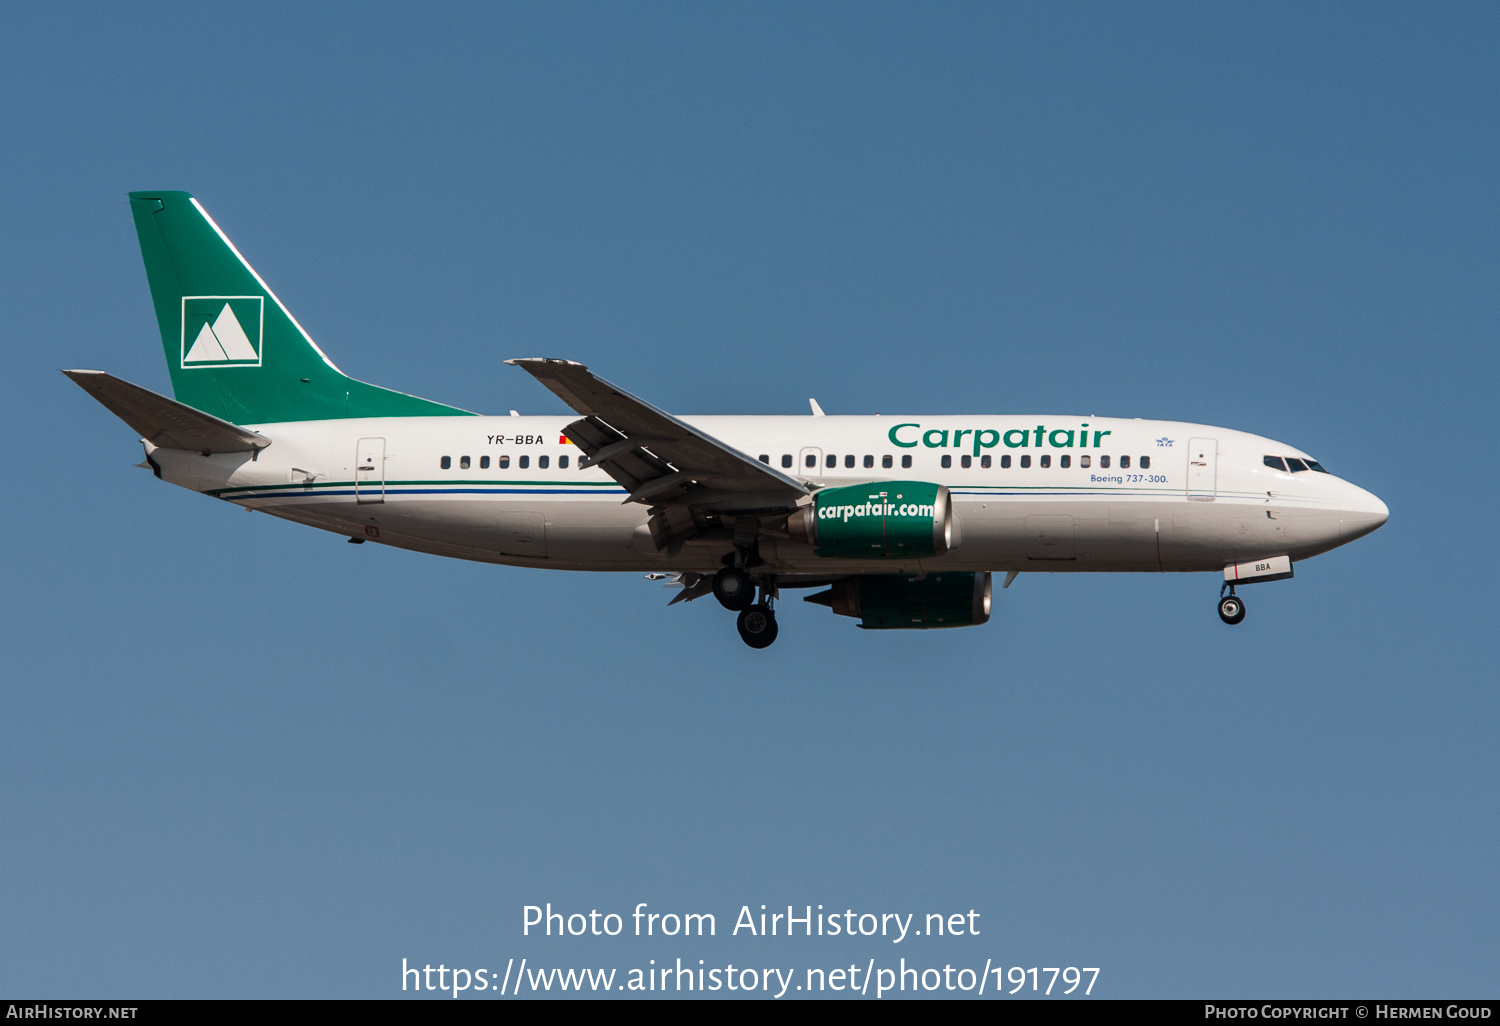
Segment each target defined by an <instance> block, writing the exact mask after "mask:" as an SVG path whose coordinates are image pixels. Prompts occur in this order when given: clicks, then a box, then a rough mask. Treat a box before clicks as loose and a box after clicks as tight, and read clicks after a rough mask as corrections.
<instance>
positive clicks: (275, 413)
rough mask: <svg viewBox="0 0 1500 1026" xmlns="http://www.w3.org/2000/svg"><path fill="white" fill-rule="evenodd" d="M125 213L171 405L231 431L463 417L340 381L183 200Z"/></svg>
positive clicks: (170, 195)
mask: <svg viewBox="0 0 1500 1026" xmlns="http://www.w3.org/2000/svg"><path fill="white" fill-rule="evenodd" d="M130 210H131V213H132V214H133V215H134V216H135V230H136V234H137V235H138V236H139V237H140V240H141V257H142V259H143V260H144V261H145V263H146V279H147V281H148V282H150V284H151V301H152V303H153V304H154V305H155V306H156V322H157V324H158V325H159V326H160V327H161V341H162V346H163V347H164V348H165V350H166V354H167V369H168V370H169V371H170V372H171V375H172V391H173V394H174V395H175V396H176V398H177V400H178V402H182V403H186V404H187V405H189V406H192V407H194V408H195V409H199V410H202V411H203V412H204V413H209V414H212V415H213V416H215V417H219V418H221V419H223V420H227V421H229V422H231V423H234V424H270V423H275V422H278V421H289V420H329V419H335V418H343V417H440V416H465V415H467V411H465V410H459V409H455V408H454V407H452V406H444V405H442V404H441V403H434V402H430V401H428V400H426V399H418V398H417V397H416V396H410V395H406V394H405V393H403V392H393V391H391V390H390V389H386V388H378V387H376V386H375V385H367V384H365V383H364V382H363V381H355V380H354V379H353V378H351V377H348V376H347V375H345V374H344V373H343V372H342V371H340V370H339V369H338V368H337V367H335V366H334V365H333V363H332V361H330V360H329V359H328V357H326V356H324V355H323V351H322V350H321V349H319V348H318V347H317V345H315V344H314V343H313V340H312V339H311V338H310V337H308V334H307V332H305V331H303V330H302V326H301V325H300V324H298V323H297V322H296V320H295V319H293V317H292V315H291V314H290V313H289V312H288V311H287V309H286V307H284V306H282V305H281V300H279V299H277V298H276V295H275V293H273V292H272V291H271V290H270V289H269V288H267V287H266V283H265V282H264V281H262V280H261V277H260V275H258V274H256V273H255V270H254V269H253V268H252V267H251V266H250V265H249V264H248V263H246V261H245V258H244V257H242V256H240V254H239V251H238V250H237V249H235V248H234V244H233V243H231V242H230V241H229V237H228V236H227V235H225V234H224V233H223V232H222V231H220V230H219V226H218V225H216V224H214V222H213V220H212V219H211V218H210V217H209V216H208V214H207V212H206V211H204V209H203V208H202V207H201V206H200V205H199V204H198V201H197V200H195V199H193V197H192V196H190V195H189V194H188V193H185V192H132V193H131V194H130Z"/></svg>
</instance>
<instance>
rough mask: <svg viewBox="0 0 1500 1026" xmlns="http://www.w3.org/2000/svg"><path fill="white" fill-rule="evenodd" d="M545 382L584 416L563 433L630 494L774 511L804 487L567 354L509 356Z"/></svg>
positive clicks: (657, 502) (636, 498) (661, 501)
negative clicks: (554, 357)
mask: <svg viewBox="0 0 1500 1026" xmlns="http://www.w3.org/2000/svg"><path fill="white" fill-rule="evenodd" d="M505 362H506V363H508V364H511V365H512V366H515V367H520V368H521V369H522V370H525V371H527V372H528V373H530V374H531V376H532V377H534V378H536V379H537V380H538V381H540V382H541V383H542V384H544V385H546V386H547V387H548V388H549V389H551V390H552V392H553V393H554V394H555V395H557V396H558V398H560V399H561V400H562V401H563V402H565V403H567V404H568V405H569V406H571V407H572V408H573V409H574V410H575V411H577V412H578V413H580V414H582V415H583V419H582V420H577V421H574V422H573V423H572V424H569V425H568V428H567V434H568V438H569V439H570V440H571V441H572V442H573V444H574V445H576V446H578V447H579V448H580V449H582V450H583V451H584V454H585V456H586V457H587V460H588V464H587V465H590V466H592V465H596V464H597V465H598V466H600V467H603V468H604V471H605V473H607V474H609V476H610V477H613V478H614V479H615V480H616V481H618V482H620V484H621V485H623V486H624V487H625V488H626V490H627V491H629V492H630V498H629V500H627V501H631V502H641V503H645V504H647V505H654V506H686V507H697V508H701V509H706V510H712V511H715V512H722V513H740V514H749V513H762V514H767V513H776V512H785V511H787V510H790V509H792V508H793V507H795V506H796V504H797V500H798V499H800V498H801V497H802V496H804V495H807V494H808V493H809V489H808V488H807V486H806V485H804V484H802V482H800V481H797V480H795V479H794V478H791V477H788V476H787V475H786V474H783V473H781V472H780V471H779V470H775V469H773V468H771V467H768V466H766V465H765V464H764V463H761V462H760V461H759V460H757V459H754V458H752V457H750V456H747V455H745V454H744V453H742V452H740V451H739V450H738V449H735V448H734V447H732V446H729V445H726V444H724V443H723V442H721V441H719V440H718V439H717V438H714V437H713V436H711V435H708V434H705V433H704V432H702V431H699V430H698V429H697V428H695V427H692V426H691V425H689V424H687V423H684V422H683V421H681V420H679V419H678V418H676V417H674V416H672V415H671V414H670V413H667V412H665V411H663V410H659V409H657V408H656V407H655V406H652V405H651V404H650V403H648V402H646V401H645V400H643V399H637V398H636V397H635V396H633V395H631V394H630V393H629V392H626V391H625V390H624V389H621V388H617V387H615V386H614V385H611V384H610V383H609V382H608V381H605V380H604V379H603V378H601V377H598V376H597V375H595V374H594V373H593V372H592V371H590V370H589V369H588V368H587V367H585V366H584V365H583V364H581V363H574V362H573V361H571V360H550V359H540V358H537V359H522V360H506V361H505Z"/></svg>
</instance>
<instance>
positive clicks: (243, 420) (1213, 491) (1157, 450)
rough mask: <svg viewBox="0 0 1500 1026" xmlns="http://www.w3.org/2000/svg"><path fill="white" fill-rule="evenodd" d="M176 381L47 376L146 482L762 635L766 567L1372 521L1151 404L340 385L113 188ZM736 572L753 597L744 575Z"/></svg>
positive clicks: (1292, 459)
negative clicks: (573, 578) (132, 440)
mask: <svg viewBox="0 0 1500 1026" xmlns="http://www.w3.org/2000/svg"><path fill="white" fill-rule="evenodd" d="M130 206H131V210H132V212H133V214H134V217H135V225H136V231H137V234H138V235H139V237H140V243H141V253H142V257H143V259H144V261H145V265H146V276H147V279H148V281H149V283H150V286H151V298H152V301H153V302H154V304H155V306H156V316H157V322H158V324H159V326H160V329H161V337H162V343H163V345H164V346H165V348H166V354H167V364H168V368H169V370H170V373H171V378H172V389H173V392H174V394H175V395H176V399H175V400H173V399H168V398H166V397H165V396H162V395H158V394H157V393H155V392H152V391H149V390H148V389H145V388H142V387H140V386H139V385H133V384H131V383H129V382H127V381H123V380H121V379H119V378H116V377H113V376H111V375H109V374H106V373H104V372H102V371H91V370H69V371H64V372H63V373H65V374H67V375H68V377H70V378H71V379H72V380H73V381H75V382H77V383H78V384H79V385H80V386H81V387H82V388H83V389H84V390H85V391H87V392H88V393H89V394H90V395H92V396H93V397H94V398H95V399H97V400H98V401H99V402H100V403H102V404H103V405H104V406H105V407H106V408H107V409H108V410H110V411H111V412H112V413H114V414H116V415H117V416H118V417H120V419H121V420H123V421H125V423H126V424H127V425H129V426H130V427H131V428H132V429H133V430H135V431H136V432H137V433H138V434H139V435H140V437H141V441H142V444H143V445H144V446H145V451H146V460H145V463H144V464H143V465H144V466H149V467H150V468H151V470H153V471H154V472H155V474H156V476H157V477H159V478H161V479H162V480H164V481H168V482H170V483H172V484H175V485H180V486H182V487H184V488H189V489H192V490H193V491H196V492H201V493H203V494H205V495H210V496H213V497H214V498H217V499H223V500H224V501H226V502H233V503H236V504H237V505H240V506H245V507H247V508H249V509H254V510H261V511H263V512H266V513H270V514H273V515H275V516H279V517H285V518H286V519H288V520H294V521H296V522H298V523H302V524H308V525H311V526H313V527H318V528H321V529H323V530H325V531H331V532H333V533H335V534H340V535H344V536H346V537H347V538H348V540H349V541H351V542H366V541H375V542H379V543H380V544H383V545H394V546H398V547H400V548H406V549H415V550H417V551H420V552H431V553H435V554H437V555H443V556H455V557H458V558H461V559H472V560H480V561H483V562H489V563H501V564H507V565H513V566H530V567H551V568H555V569H562V570H596V571H598V570H618V571H636V572H639V571H648V573H647V577H648V578H651V579H655V580H669V583H670V584H671V585H675V586H678V587H680V588H681V591H680V592H679V593H678V594H677V596H676V597H675V598H674V599H672V602H673V603H676V602H680V601H684V600H692V599H695V598H699V597H701V596H703V595H706V594H709V593H712V594H713V596H714V597H715V598H716V599H717V600H718V601H719V602H720V603H721V604H722V605H723V606H724V607H725V608H727V609H730V610H733V611H736V612H738V613H739V617H738V624H737V625H738V629H739V633H740V636H741V637H742V638H743V639H744V641H745V642H746V644H748V645H750V646H751V647H753V648H764V647H766V646H767V645H769V644H771V643H772V642H773V641H774V640H775V639H776V634H777V625H776V615H775V605H776V601H777V599H778V598H779V596H780V594H781V591H782V590H783V589H812V588H820V589H822V590H821V591H819V592H818V593H816V594H811V595H808V596H807V597H806V601H808V602H814V603H819V604H822V605H825V606H829V607H831V608H832V609H833V611H834V612H835V613H838V614H840V615H844V616H851V617H856V618H858V619H859V621H860V626H861V627H865V628H872V629H911V628H917V629H921V628H937V627H964V626H970V625H975V624H982V623H984V622H986V621H987V620H988V619H989V615H990V602H991V583H990V575H991V574H992V573H1000V572H1003V573H1004V574H1005V575H1006V577H1005V586H1006V587H1008V586H1009V585H1010V584H1011V582H1012V581H1013V580H1014V579H1015V577H1016V575H1017V574H1019V573H1023V572H1050V573H1056V572H1073V573H1079V572H1133V573H1162V572H1194V571H1212V572H1215V573H1222V574H1223V584H1222V586H1221V588H1220V592H1219V597H1220V601H1219V616H1220V617H1221V618H1222V619H1223V620H1224V622H1225V623H1227V624H1237V623H1239V622H1240V621H1242V620H1243V619H1244V617H1245V606H1244V603H1243V601H1242V600H1241V599H1240V598H1239V596H1238V595H1237V594H1236V593H1235V589H1236V586H1237V585H1241V584H1247V583H1251V582H1264V581H1278V580H1284V579H1286V578H1289V577H1291V576H1292V572H1293V565H1294V563H1295V562H1298V561H1301V560H1304V559H1307V558H1309V557H1311V556H1315V555H1318V554H1319V553H1321V552H1327V551H1328V550H1329V549H1332V548H1335V547H1336V546H1339V545H1343V544H1344V543H1345V542H1349V541H1353V540H1354V539H1355V538H1359V537H1361V536H1362V535H1365V534H1368V533H1370V532H1371V531H1373V530H1375V529H1376V528H1377V527H1379V526H1380V525H1382V524H1384V523H1385V521H1386V518H1387V516H1388V511H1387V509H1386V506H1385V504H1384V503H1383V502H1381V501H1380V500H1379V499H1378V498H1376V497H1375V496H1374V495H1372V494H1370V493H1369V492H1367V491H1365V490H1364V489H1362V488H1359V487H1356V486H1355V485H1353V484H1351V483H1349V482H1348V481H1344V480H1342V479H1341V478H1338V477H1335V476H1334V475H1333V474H1330V473H1328V472H1327V471H1326V470H1324V469H1323V467H1322V465H1321V464H1319V463H1318V462H1317V461H1316V460H1314V459H1313V458H1312V457H1311V456H1309V455H1308V454H1307V453H1305V452H1303V451H1302V450H1300V449H1297V448H1294V447H1293V446H1290V445H1286V444H1284V443H1281V442H1276V441H1272V440H1271V439H1268V438H1262V437H1260V436H1258V435H1252V434H1246V433H1245V432H1242V431H1232V430H1229V429H1226V428H1218V427H1210V426H1208V425H1204V424H1185V423H1179V422H1175V421H1153V420H1140V419H1135V420H1119V419H1113V418H1108V417H1092V416H1090V417H1080V416H1072V415H1068V416H1060V415H1042V416H1035V415H1027V416H1013V415H996V414H981V415H974V416H880V415H875V416H824V415H823V411H822V410H821V409H819V407H818V404H817V403H816V401H811V407H812V413H811V415H810V416H804V417H789V416H767V417H707V416H675V415H673V414H669V413H666V412H664V411H662V410H660V409H658V408H656V407H655V406H652V405H651V404H649V403H647V402H645V401H644V400H641V399H638V398H636V397H635V396H633V395H631V394H629V393H628V392H625V391H624V390H622V389H619V388H617V387H615V386H614V385H611V384H610V383H609V382H607V381H605V380H603V379H602V378H599V377H597V376H596V375H594V374H593V373H592V372H591V371H590V370H589V369H588V368H587V367H585V366H583V365H582V364H578V363H573V362H571V361H568V360H553V359H519V360H509V361H507V362H508V363H510V364H512V365H514V366H517V367H520V368H522V369H523V370H525V371H527V372H529V373H530V374H531V375H532V376H533V377H535V378H536V379H537V380H538V381H540V382H541V383H542V384H543V385H545V386H546V387H547V388H549V389H551V391H552V392H553V393H554V394H555V395H557V396H558V397H559V398H560V399H561V400H562V401H563V402H564V403H566V404H567V405H568V406H569V407H571V408H572V409H573V411H574V412H575V413H576V414H577V416H576V417H522V416H519V415H517V414H516V412H515V411H511V415H510V416H508V417H491V416H480V415H476V414H472V413H469V412H467V411H464V410H459V409H455V408H453V407H450V406H444V405H441V404H439V403H435V402H430V401H428V400H425V399H418V398H416V397H414V396H409V395H406V394H404V393H401V392H394V391H391V390H388V389H384V388H378V387H376V386H374V385H368V384H365V383H364V382H361V381H356V380H354V379H352V378H350V377H347V376H346V375H344V374H343V373H342V372H341V371H340V370H339V369H338V368H337V367H335V366H334V365H333V363H332V361H330V360H329V359H328V357H326V356H325V355H324V354H323V351H322V350H321V349H319V348H318V347H317V345H316V344H314V342H313V340H312V338H311V337H310V336H309V335H308V334H307V332H306V331H304V330H303V329H302V326H301V325H300V324H298V323H297V321H296V319H295V318H293V317H292V315H291V313H290V312H289V311H288V310H287V309H286V307H285V306H283V305H282V303H281V301H280V300H279V299H277V298H276V295H275V293H273V292H272V291H271V290H270V288H269V287H268V286H267V285H266V283H265V282H264V281H263V280H262V279H261V277H260V275H258V274H256V273H255V271H254V269H253V268H251V266H250V264H249V263H248V262H247V261H246V260H245V259H244V257H242V256H241V255H240V253H239V251H238V250H237V249H235V247H234V244H233V243H231V242H230V241H229V238H228V236H226V235H225V234H224V232H223V231H222V230H220V228H219V226H218V225H217V224H215V223H214V222H213V220H212V219H211V218H210V217H209V216H208V214H207V213H206V212H205V211H204V209H203V208H202V206H200V205H199V203H198V201H197V200H195V199H194V198H193V197H192V196H190V195H188V194H187V193H182V192H133V193H131V194H130ZM757 592H758V593H759V594H758V595H757Z"/></svg>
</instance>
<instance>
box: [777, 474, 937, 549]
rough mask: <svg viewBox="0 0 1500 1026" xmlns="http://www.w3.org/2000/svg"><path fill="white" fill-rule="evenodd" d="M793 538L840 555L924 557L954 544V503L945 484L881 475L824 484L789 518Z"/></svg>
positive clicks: (788, 523)
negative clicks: (835, 485)
mask: <svg viewBox="0 0 1500 1026" xmlns="http://www.w3.org/2000/svg"><path fill="white" fill-rule="evenodd" d="M787 532H788V533H789V534H790V535H791V536H792V540H793V541H799V542H804V543H806V544H808V545H811V546H813V547H814V552H815V553H816V554H817V555H819V556H828V557H836V558H839V559H926V558H930V557H932V556H941V555H942V554H943V553H945V552H947V551H948V549H949V548H950V547H951V542H952V538H953V504H952V503H951V502H950V501H949V498H948V489H947V488H946V487H945V486H944V485H940V484H932V483H930V482H927V481H877V482H874V483H873V484H863V485H849V486H846V487H843V488H824V489H823V490H822V491H820V492H817V493H815V494H814V495H813V501H812V503H811V504H810V505H807V506H804V507H802V508H801V509H799V510H797V512H795V513H793V514H792V515H791V517H790V518H789V519H788V520H787Z"/></svg>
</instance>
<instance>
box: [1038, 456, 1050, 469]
mask: <svg viewBox="0 0 1500 1026" xmlns="http://www.w3.org/2000/svg"><path fill="white" fill-rule="evenodd" d="M1038 462H1039V463H1041V465H1042V469H1043V470H1045V469H1047V468H1048V467H1050V466H1052V454H1051V453H1050V452H1049V453H1044V454H1043V455H1042V458H1041V459H1040V460H1039V461H1038Z"/></svg>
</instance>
